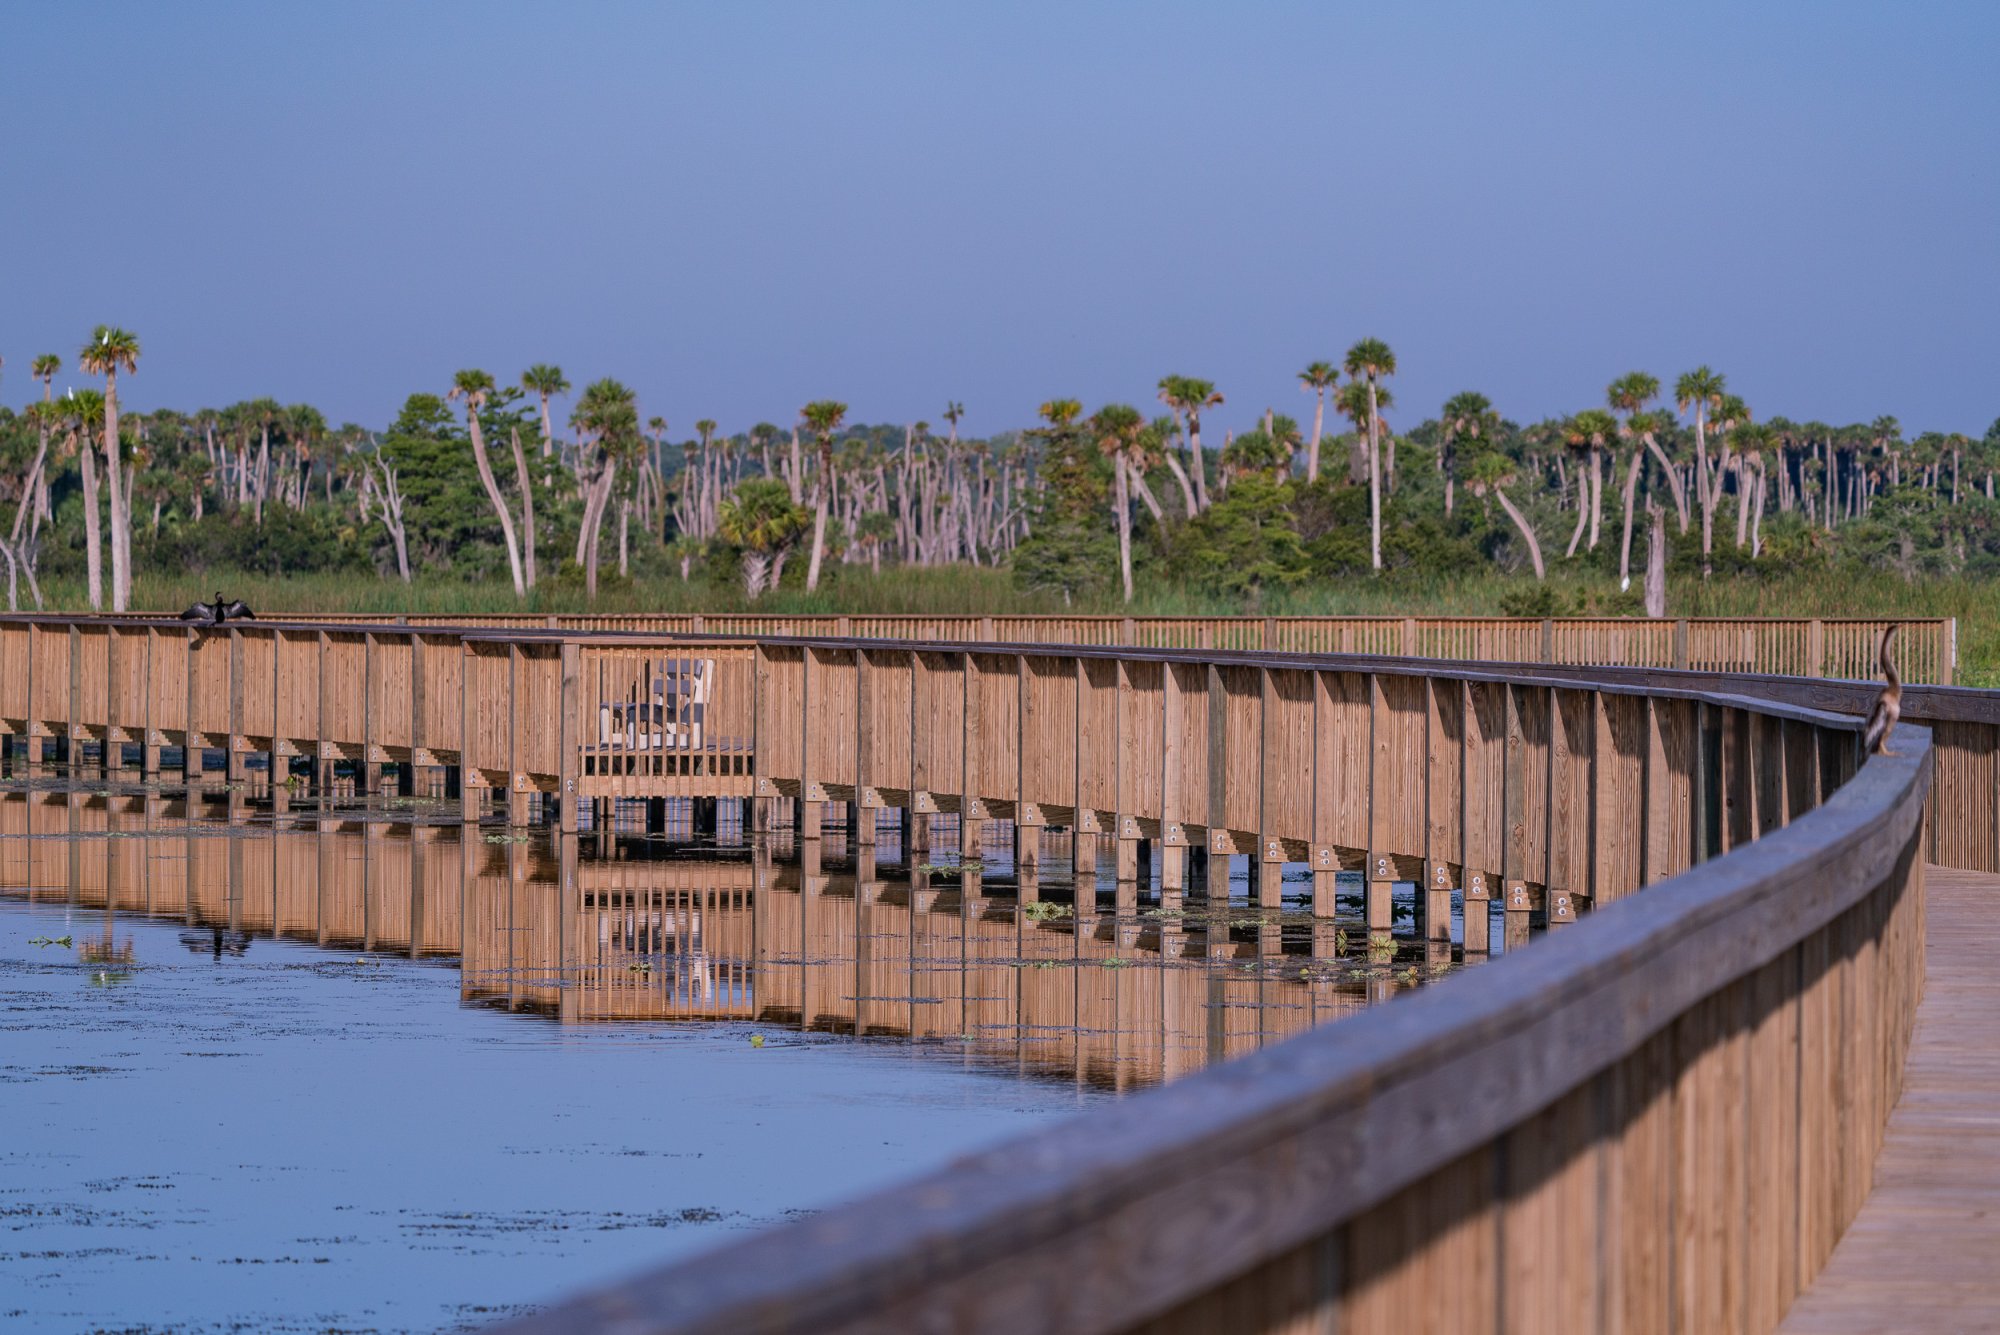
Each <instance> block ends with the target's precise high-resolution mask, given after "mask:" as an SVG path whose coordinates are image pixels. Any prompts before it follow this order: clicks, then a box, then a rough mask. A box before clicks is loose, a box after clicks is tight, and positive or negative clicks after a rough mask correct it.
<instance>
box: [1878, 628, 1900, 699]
mask: <svg viewBox="0 0 2000 1335" xmlns="http://www.w3.org/2000/svg"><path fill="white" fill-rule="evenodd" d="M1895 637H1896V628H1895V627H1894V626H1891V627H1889V629H1887V630H1885V631H1883V632H1882V649H1881V652H1880V654H1879V657H1880V658H1881V660H1882V676H1883V678H1884V679H1885V680H1886V681H1887V682H1888V683H1889V691H1890V693H1891V694H1894V695H1901V694H1902V691H1903V679H1902V678H1901V677H1899V676H1897V675H1896V660H1895V659H1894V658H1892V657H1890V655H1889V641H1891V640H1892V639H1894V638H1895Z"/></svg>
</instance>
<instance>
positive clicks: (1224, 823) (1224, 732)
mask: <svg viewBox="0 0 2000 1335" xmlns="http://www.w3.org/2000/svg"><path fill="white" fill-rule="evenodd" d="M1228 795H1229V692H1228V690H1227V689H1226V688H1225V687H1224V686H1223V684H1222V669H1220V668H1218V667H1216V666H1215V664H1213V663H1210V664H1209V665H1208V803H1207V808H1208V810H1207V815H1206V816H1205V817H1204V819H1205V820H1206V821H1207V823H1208V841H1207V848H1208V857H1207V859H1206V863H1207V866H1206V868H1205V870H1206V871H1207V873H1208V883H1207V885H1206V886H1204V887H1203V888H1204V890H1205V891H1206V892H1207V895H1208V902H1209V904H1210V905H1211V906H1220V905H1223V904H1227V903H1228V902H1229V857H1230V854H1231V853H1232V852H1234V851H1235V847H1236V845H1235V841H1234V839H1233V837H1232V836H1231V835H1230V833H1229V807H1228Z"/></svg>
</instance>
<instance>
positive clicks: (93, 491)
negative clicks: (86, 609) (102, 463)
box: [77, 435, 104, 612]
mask: <svg viewBox="0 0 2000 1335" xmlns="http://www.w3.org/2000/svg"><path fill="white" fill-rule="evenodd" d="M96 455H97V451H96V446H95V445H93V444H92V443H91V441H90V439H89V438H88V436H87V435H86V437H85V439H84V440H83V442H82V446H81V448H79V449H78V451H77V457H78V458H80V459H81V460H82V461H83V540H84V543H85V544H86V550H85V552H84V570H85V572H86V575H87V577H88V579H89V583H90V610H91V611H93V612H101V611H103V610H104V553H103V548H102V544H103V537H102V535H101V533H100V531H99V529H98V522H99V521H98V515H97V457H96Z"/></svg>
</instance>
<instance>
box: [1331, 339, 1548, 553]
mask: <svg viewBox="0 0 2000 1335" xmlns="http://www.w3.org/2000/svg"><path fill="white" fill-rule="evenodd" d="M1380 413H1381V405H1380V404H1379V403H1378V402H1377V401H1376V395H1375V376H1374V374H1373V373H1372V372H1371V373H1370V374H1369V376H1368V559H1369V562H1370V563H1371V564H1372V565H1373V567H1374V568H1375V569H1376V570H1380V569H1381V568H1382V446H1381V440H1380V437H1379V436H1378V435H1377V434H1376V419H1377V417H1379V416H1380ZM1500 503H1501V504H1502V505H1507V501H1506V498H1505V497H1502V498H1501V502H1500ZM1507 508H1508V511H1509V512H1510V513H1511V512H1512V511H1513V507H1512V506H1511V505H1507ZM1517 522H1518V521H1517ZM1529 542H1530V543H1531V544H1532V543H1533V542H1534V539H1533V537H1532V536H1531V537H1530V538H1529ZM1533 550H1534V553H1535V578H1536V579H1540V578H1541V577H1542V551H1541V548H1540V547H1539V546H1537V547H1534V549H1533Z"/></svg>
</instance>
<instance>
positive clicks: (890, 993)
mask: <svg viewBox="0 0 2000 1335" xmlns="http://www.w3.org/2000/svg"><path fill="white" fill-rule="evenodd" d="M230 809H233V810H234V812H235V817H234V819H235V821H236V822H237V823H236V824H235V825H231V824H229V823H228V820H227V818H226V817H224V815H223V813H224V812H225V811H226V810H230ZM363 816H366V817H367V818H366V819H362V818H361V817H363ZM382 816H383V813H382V812H380V811H376V812H372V813H364V812H355V811H349V812H346V813H338V812H336V813H329V814H328V815H327V817H326V818H325V819H319V818H318V817H316V816H315V814H314V813H313V812H311V811H310V810H307V809H302V810H300V811H297V812H294V813H291V814H289V815H286V816H283V817H280V818H277V819H276V820H275V822H274V820H273V818H271V817H270V816H268V815H264V814H259V815H254V816H250V815H246V814H245V807H244V804H243V803H242V802H241V801H238V802H236V803H234V804H233V807H229V808H226V807H224V806H222V805H204V804H201V803H197V804H196V809H195V812H194V814H193V817H192V818H191V817H190V814H189V810H188V806H187V804H186V802H185V801H184V800H182V799H181V798H179V797H163V796H158V795H148V794H145V793H142V792H132V793H124V794H110V795H107V794H105V793H104V792H102V791H99V792H95V793H92V792H82V791H79V792H73V793H65V792H60V791H45V792H38V793H34V794H25V793H19V792H16V793H6V794H0V892H4V893H7V894H10V895H20V894H23V893H26V894H28V895H30V896H31V897H33V898H35V899H37V900H42V901H47V900H57V901H61V902H67V903H71V904H74V905H77V906H79V907H83V908H90V909H115V910H118V911H121V912H128V913H143V914H148V915H151V916H155V917H168V918H172V919H175V920H177V921H181V922H184V923H186V924H187V929H188V930H187V932H186V933H184V938H185V940H184V944H186V945H187V947H188V949H189V950H190V951H195V952H198V953H210V952H212V951H214V950H216V949H220V950H223V951H227V952H229V953H241V952H242V951H243V950H244V949H245V948H246V947H247V946H249V945H250V944H251V943H252V941H253V938H254V936H258V935H275V936H281V937H286V938H290V939H296V940H301V941H307V942H311V943H313V944H317V945H321V946H329V947H334V948H338V949H354V950H363V951H373V952H387V953H395V954H399V955H405V956H409V957H413V958H419V957H435V958H440V959H443V958H449V957H457V958H458V959H459V960H460V963H461V969H462V983H461V994H462V996H463V997H464V998H465V999H466V1000H467V1001H468V1002H471V1003H475V1004H480V1005H489V1006H494V1007H497V1008H501V1009H505V1010H509V1011H517V1012H524V1013H529V1014H534V1015H540V1016H544V1017H549V1018H554V1019H558V1020H560V1021H561V1022H563V1023H591V1022H601V1021H665V1022H688V1021H736V1022H746V1023H756V1024H758V1025H763V1026H772V1027H777V1026H783V1027H789V1028H796V1029H800V1030H806V1031H812V1032H821V1033H838V1034H849V1035H858V1036H863V1037H874V1038H903V1039H908V1040H912V1041H915V1042H917V1043H918V1044H919V1045H920V1046H921V1047H922V1048H923V1050H925V1051H927V1052H929V1053H931V1054H932V1055H933V1056H935V1057H940V1058H946V1057H949V1058H953V1059H956V1058H958V1057H961V1056H962V1057H967V1058H972V1059H976V1060H979V1061H982V1062H988V1063H990V1062H994V1061H999V1062H1001V1063H1002V1064H1006V1065H1012V1066H1015V1067H1017V1068H1018V1069H1019V1070H1020V1072H1021V1073H1022V1074H1024V1075H1034V1076H1039V1077H1044V1078H1047V1077H1055V1078H1067V1079H1075V1080H1077V1081H1080V1082H1087V1083H1089V1084H1092V1085H1094V1086H1098V1087H1103V1088H1131V1087H1137V1086H1142V1085H1148V1084H1153V1083H1157V1082H1160V1081H1162V1080H1168V1079H1172V1078H1173V1077H1175V1076H1177V1075H1180V1074H1183V1073H1185V1072H1188V1071H1192V1070H1195V1069H1198V1068H1200V1067H1201V1066H1203V1065H1206V1064H1208V1063H1210V1062H1214V1061H1219V1060H1222V1059H1225V1058H1228V1057H1232V1056H1237V1055H1241V1054H1243V1053H1246V1052H1250V1051H1254V1050H1256V1049H1257V1048H1260V1047H1262V1046H1265V1045H1267V1044H1269V1043H1271V1042H1275V1041H1277V1040H1279V1039H1281V1038H1285V1037H1288V1036H1290V1035H1292V1034H1294V1033H1297V1032H1299V1031H1301V1030H1303V1029H1305V1028H1308V1027H1311V1026H1313V1025H1315V1024H1321V1023H1325V1022H1326V1021H1328V1020H1331V1019H1335V1018H1338V1017H1339V1016H1341V1015H1344V1014H1349V1013H1352V1012H1353V1011H1355V1010H1357V1009H1359V1008H1360V1007H1361V1006H1363V1005H1365V1004H1367V1003H1368V1002H1369V1001H1371V1000H1380V999H1383V998H1386V997H1388V996H1390V995H1393V994H1394V993H1395V992H1397V991H1399V990H1401V989H1403V988H1406V987H1411V986H1415V985H1416V984H1417V982H1418V981H1419V979H1420V977H1421V976H1423V975H1424V974H1425V973H1426V972H1428V971H1429V970H1430V969H1431V968H1434V967H1441V966H1445V965H1448V963H1449V960H1450V948H1449V946H1448V945H1446V944H1444V943H1429V944H1428V945H1425V944H1421V943H1419V944H1406V945H1405V946H1404V947H1403V948H1402V952H1401V956H1400V957H1399V958H1396V959H1389V958H1385V957H1381V956H1379V955H1378V957H1377V959H1376V960H1375V961H1374V962H1373V963H1371V962H1370V961H1368V960H1367V959H1366V958H1350V957H1348V956H1345V955H1338V956H1334V957H1331V958H1327V957H1325V956H1324V948H1325V947H1326V946H1327V945H1328V942H1327V941H1325V940H1321V941H1319V942H1318V943H1317V944H1318V945H1320V946H1321V947H1322V957H1319V958H1315V957H1314V955H1313V954H1312V953H1311V949H1310V948H1311V947H1312V946H1313V945H1314V944H1315V942H1314V940H1313V928H1312V926H1311V924H1310V923H1309V922H1300V921H1297V920H1294V919H1287V918H1286V917H1285V916H1284V915H1280V914H1277V913H1273V912H1269V911H1264V910H1259V909H1256V908H1254V907H1248V906H1243V905H1237V906H1236V907H1235V908H1234V909H1233V910H1231V912H1230V913H1229V914H1228V915H1227V916H1226V918H1225V919H1223V920H1221V921H1216V922H1211V921H1207V920H1205V919H1203V918H1202V917H1200V916H1197V915H1194V914H1188V915H1186V916H1183V913H1182V910H1181V908H1180V907H1179V906H1178V905H1179V902H1180V901H1179V900H1178V897H1169V898H1166V899H1164V900H1163V899H1161V898H1160V897H1159V896H1151V897H1145V898H1142V897H1141V896H1140V895H1139V894H1138V893H1137V892H1136V891H1135V890H1134V889H1133V887H1131V886H1130V885H1129V884H1128V885H1126V886H1125V887H1123V888H1122V889H1120V890H1118V891H1117V892H1116V893H1114V892H1113V889H1112V886H1111V885H1110V884H1109V883H1108V882H1106V883H1105V884H1104V886H1103V889H1104V894H1103V895H1101V896H1100V895H1097V894H1083V895H1073V894H1072V891H1071V888H1070V886H1069V885H1068V884H1067V883H1066V882H1061V881H1056V882H1051V883H1046V884H1044V885H1042V886H1041V887H1039V888H1031V889H1029V890H1028V891H1027V893H1026V895H1025V897H1024V895H1023V893H1022V888H1021V887H1018V886H1014V885H1011V884H1008V883H1005V882H1002V881H1000V878H999V876H998V875H996V876H994V877H993V878H991V881H989V879H988V878H985V877H982V876H979V875H950V876H927V875H923V874H919V875H917V876H916V877H914V878H912V877H911V876H910V875H908V874H907V873H906V872H904V870H903V869H902V868H899V867H896V868H887V869H886V872H887V873H888V874H885V869H884V868H882V867H880V866H878V864H877V861H876V849H875V848H874V847H872V846H866V845H864V846H859V847H856V848H853V849H852V850H850V852H851V856H845V857H841V860H838V861H835V860H833V859H835V858H836V857H837V856H840V855H841V854H842V849H843V845H842V843H841V841H840V840H839V839H837V838H832V837H830V838H829V839H828V840H826V841H825V847H826V848H827V849H828V852H827V853H826V856H827V858H828V859H829V860H828V861H827V862H826V863H825V864H824V865H823V866H822V864H821V862H820V857H821V848H822V845H821V844H819V843H813V842H806V843H800V842H796V841H793V840H791V839H789V838H788V837H785V836H782V835H780V836H772V837H769V838H760V839H759V840H757V841H756V842H755V844H754V851H753V845H752V844H735V845H733V846H728V845H725V846H719V847H718V846H712V845H711V846H708V847H705V848H688V847H681V848H674V849H671V850H666V851H664V853H662V852H661V848H662V846H661V845H659V844H657V843H654V842H650V841H645V840H627V841H613V840H603V841H591V840H586V841H584V844H583V847H585V848H596V849H599V850H601V851H602V852H604V853H608V854H609V856H592V857H582V856H579V854H578V852H577V850H578V848H579V845H578V842H577V841H575V840H570V841H568V842H567V845H565V844H564V843H563V842H562V841H557V842H556V843H555V844H554V845H551V844H550V843H549V842H547V841H540V840H537V841H533V842H530V841H529V840H527V839H524V838H521V837H519V836H515V835H496V834H482V833H480V832H479V831H478V830H477V829H476V828H475V829H473V830H470V831H467V832H464V833H463V835H462V833H461V830H460V829H459V828H458V827H456V826H455V825H451V826H427V825H424V824H421V823H419V822H416V821H412V820H409V819H398V820H391V819H384V818H382ZM565 846H566V847H568V848H569V849H570V850H571V852H570V854H569V856H568V857H567V858H565V857H563V856H562V855H561V854H560V852H559V851H557V850H559V849H561V848H563V847H565ZM995 870H996V872H998V871H1005V870H1006V869H1005V868H1004V867H1000V868H996V869H995ZM1085 883H1086V884H1090V882H1089V878H1088V877H1086V878H1085ZM565 884H567V885H568V886H569V889H568V890H567V891H565V889H564V887H565ZM1041 891H1047V892H1049V897H1044V898H1039V899H1038V898H1036V895H1037V894H1038V893H1040V892H1041ZM1056 896H1060V897H1059V898H1057V897H1056ZM1320 935H1321V936H1322V937H1325V936H1328V933H1327V932H1326V931H1325V928H1324V924H1322V928H1321V933H1320ZM1339 935H1340V937H1341V938H1342V939H1341V942H1340V944H1341V945H1342V946H1345V944H1346V942H1345V937H1346V935H1347V934H1346V933H1345V932H1342V933H1340V934H1339ZM1353 937H1354V939H1355V942H1356V946H1355V950H1356V951H1357V952H1358V953H1359V954H1361V955H1363V956H1365V955H1366V952H1367V946H1366V933H1365V930H1362V929H1361V928H1360V927H1359V926H1358V924H1357V925H1356V928H1355V930H1354V932H1353ZM1288 938H1289V940H1288ZM110 939H111V938H110V934H109V924H108V923H107V934H106V941H107V942H108V941H109V940H110ZM218 943H219V945H218ZM141 963H143V962H141Z"/></svg>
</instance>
